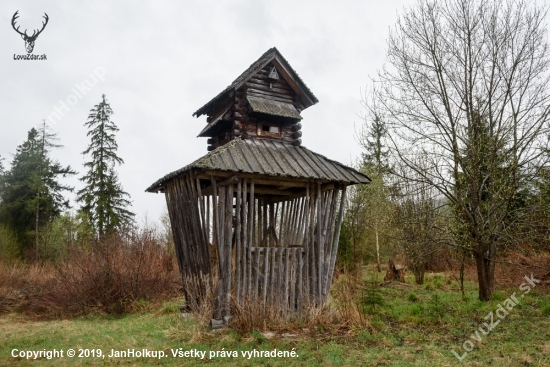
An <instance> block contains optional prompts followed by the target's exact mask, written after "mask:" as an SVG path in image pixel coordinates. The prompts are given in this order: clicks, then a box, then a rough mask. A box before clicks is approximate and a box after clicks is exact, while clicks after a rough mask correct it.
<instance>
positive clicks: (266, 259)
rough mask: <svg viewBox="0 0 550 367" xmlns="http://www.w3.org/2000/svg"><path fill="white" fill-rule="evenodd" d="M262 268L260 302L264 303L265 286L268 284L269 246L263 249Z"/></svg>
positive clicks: (265, 295)
mask: <svg viewBox="0 0 550 367" xmlns="http://www.w3.org/2000/svg"><path fill="white" fill-rule="evenodd" d="M263 250H264V268H263V273H264V277H263V279H262V280H263V288H262V302H263V303H264V304H265V303H266V301H267V286H268V284H269V248H267V247H265V248H264V249H263Z"/></svg>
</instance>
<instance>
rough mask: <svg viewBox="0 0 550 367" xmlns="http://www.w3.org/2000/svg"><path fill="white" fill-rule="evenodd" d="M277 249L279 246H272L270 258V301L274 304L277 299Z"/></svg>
mask: <svg viewBox="0 0 550 367" xmlns="http://www.w3.org/2000/svg"><path fill="white" fill-rule="evenodd" d="M276 250H277V248H276V247H272V248H271V255H270V259H271V265H270V270H269V303H270V304H273V303H274V301H275V298H274V294H273V292H274V289H275V271H276V270H275V260H276V256H275V254H276Z"/></svg>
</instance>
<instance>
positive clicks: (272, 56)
mask: <svg viewBox="0 0 550 367" xmlns="http://www.w3.org/2000/svg"><path fill="white" fill-rule="evenodd" d="M272 61H274V63H275V67H276V68H277V70H278V71H279V74H280V75H281V76H282V77H283V78H285V80H286V81H287V82H288V83H289V84H290V86H291V88H292V89H293V90H294V91H295V92H296V93H298V94H299V95H301V96H302V97H303V99H304V101H303V103H304V106H305V108H307V107H309V106H312V105H314V104H315V103H317V102H319V100H318V99H317V97H315V96H314V95H313V93H312V92H311V91H310V90H309V88H308V87H307V86H306V84H305V83H304V82H303V81H302V79H300V77H299V76H298V73H296V71H294V69H292V67H291V66H290V64H289V63H288V61H286V59H285V58H284V57H283V55H281V53H280V52H279V51H278V50H277V49H276V48H275V47H273V48H270V49H269V50H267V52H266V53H264V54H263V55H262V56H261V57H260V58H259V59H258V60H256V61H255V62H254V63H253V64H252V65H250V66H249V67H248V69H246V70H245V71H244V72H243V73H242V74H241V75H239V77H238V78H237V79H235V80H234V81H233V83H231V85H229V86H228V87H227V88H225V89H224V90H223V91H222V92H221V93H220V94H218V95H217V96H216V97H214V98H213V99H212V100H211V101H210V102H208V103H207V104H205V105H204V106H202V107H201V108H199V109H198V110H197V111H196V112H195V113H194V114H193V116H196V117H199V116H201V115H204V114H208V111H209V109H210V108H211V107H213V106H214V104H215V103H216V102H217V101H219V100H221V99H222V98H224V97H225V96H227V94H229V93H230V92H232V91H235V90H237V89H239V88H240V87H241V86H242V85H243V84H244V83H246V81H247V80H249V79H250V78H252V77H253V76H254V75H255V74H256V73H257V72H258V71H260V70H261V69H262V68H263V67H265V66H266V65H267V64H269V63H270V62H272ZM289 79H290V80H289Z"/></svg>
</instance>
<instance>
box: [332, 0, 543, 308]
mask: <svg viewBox="0 0 550 367" xmlns="http://www.w3.org/2000/svg"><path fill="white" fill-rule="evenodd" d="M547 11H548V7H547V6H542V7H539V6H537V5H536V4H532V3H529V2H524V1H520V0H512V1H508V2H505V3H502V2H500V1H496V0H489V1H479V0H449V1H433V0H420V1H419V2H418V3H417V4H416V5H415V6H413V7H411V8H410V9H408V10H407V11H406V12H405V14H404V15H403V16H401V17H400V18H399V20H398V22H397V24H396V26H395V27H394V28H393V29H392V30H391V31H390V35H389V39H388V42H387V53H386V63H385V65H384V67H383V69H382V70H381V71H379V72H378V74H377V75H376V76H375V77H374V78H373V83H372V87H371V88H370V89H369V93H368V94H367V97H366V98H365V99H364V105H365V107H366V111H367V113H366V116H365V126H364V128H363V129H362V131H361V132H360V134H359V140H360V142H361V143H362V145H363V147H364V150H365V154H364V155H363V158H362V160H361V162H360V163H359V166H360V169H362V170H363V171H364V172H365V173H366V174H367V175H369V176H370V177H371V178H372V183H371V185H368V186H366V187H357V188H355V189H354V191H353V194H352V195H351V197H350V199H349V202H348V211H347V216H346V221H345V223H344V227H343V230H342V237H341V239H340V244H341V255H342V257H341V260H342V261H343V264H345V265H346V266H348V267H353V266H358V265H359V264H361V263H364V262H365V261H369V260H373V259H372V257H373V255H372V254H377V255H375V256H376V257H378V258H379V253H380V250H379V248H380V243H382V247H383V248H384V249H385V254H386V255H387V256H391V255H392V254H395V253H401V254H403V255H404V256H405V258H406V262H407V265H408V267H409V268H410V269H411V270H412V271H413V272H414V274H415V278H416V281H417V282H418V283H422V282H423V274H424V271H425V269H426V267H427V266H428V264H429V263H430V262H433V261H436V260H440V259H441V257H440V256H439V255H438V253H440V251H442V250H445V251H451V252H452V253H453V254H454V256H456V257H457V258H461V259H462V260H464V258H471V259H473V261H474V262H475V264H476V268H477V277H478V286H479V299H480V300H489V299H490V297H491V295H492V294H493V292H494V287H495V277H494V274H495V266H496V264H497V263H498V261H499V258H501V257H502V256H503V255H505V254H506V252H508V251H510V250H512V249H516V250H518V251H525V249H526V248H528V249H532V250H536V251H548V249H549V236H548V235H549V234H550V232H549V223H550V221H549V220H550V210H549V209H550V208H549V207H548V203H549V199H550V196H549V195H550V191H549V189H550V181H549V178H550V176H549V172H550V171H549V169H550V168H549V162H550V154H549V153H550V152H549V150H548V139H549V136H550V135H549V133H550V118H549V116H550V93H549V86H550V69H549V66H550V53H549V52H550V49H549V44H548V38H547V37H548V35H547V26H546V23H545V19H546V15H547ZM372 243H374V244H375V245H370V244H372ZM366 245H368V246H370V247H365V246H366ZM367 248H368V249H367ZM392 252H393V253H392ZM379 264H380V260H378V266H380V265H379ZM462 264H463V262H462ZM462 271H463V265H462ZM461 274H462V276H463V272H461Z"/></svg>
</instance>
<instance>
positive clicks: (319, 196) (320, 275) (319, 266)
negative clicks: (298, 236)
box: [316, 183, 325, 305]
mask: <svg viewBox="0 0 550 367" xmlns="http://www.w3.org/2000/svg"><path fill="white" fill-rule="evenodd" d="M322 231H323V195H322V193H321V184H320V183H318V184H317V264H316V268H317V275H318V278H317V284H316V287H317V290H316V291H317V301H318V302H319V305H320V302H321V283H322V279H323V273H322V270H323V258H324V257H325V256H324V253H323V243H322Z"/></svg>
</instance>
